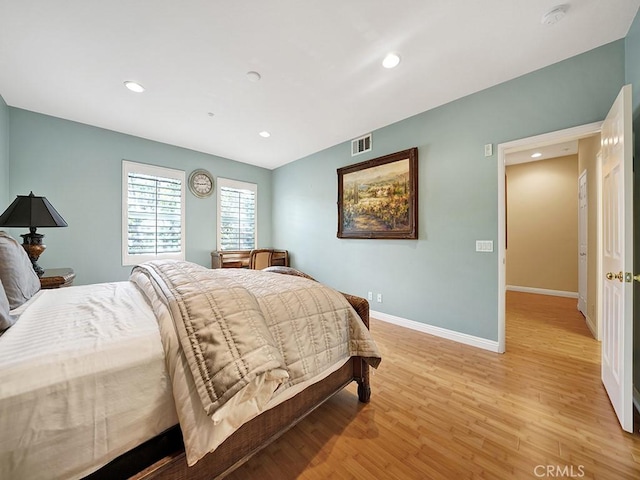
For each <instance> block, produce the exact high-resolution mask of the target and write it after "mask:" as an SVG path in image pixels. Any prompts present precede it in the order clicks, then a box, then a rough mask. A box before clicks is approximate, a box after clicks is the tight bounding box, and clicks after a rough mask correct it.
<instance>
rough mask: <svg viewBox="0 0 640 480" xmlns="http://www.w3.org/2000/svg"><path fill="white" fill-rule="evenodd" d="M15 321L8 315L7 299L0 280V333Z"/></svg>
mask: <svg viewBox="0 0 640 480" xmlns="http://www.w3.org/2000/svg"><path fill="white" fill-rule="evenodd" d="M14 323H15V319H14V318H13V317H12V316H11V315H9V300H7V295H6V294H5V293H4V287H3V286H2V282H0V333H2V332H3V331H5V330H6V329H7V328H9V327H10V326H11V325H13V324H14Z"/></svg>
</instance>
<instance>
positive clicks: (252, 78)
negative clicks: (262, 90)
mask: <svg viewBox="0 0 640 480" xmlns="http://www.w3.org/2000/svg"><path fill="white" fill-rule="evenodd" d="M247 78H248V79H249V81H250V82H258V81H259V80H260V79H261V78H262V77H261V76H260V74H259V73H258V72H247Z"/></svg>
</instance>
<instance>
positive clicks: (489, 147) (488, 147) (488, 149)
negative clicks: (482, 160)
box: [484, 143, 493, 157]
mask: <svg viewBox="0 0 640 480" xmlns="http://www.w3.org/2000/svg"><path fill="white" fill-rule="evenodd" d="M491 155H493V144H492V143H487V144H486V145H485V146H484V156H485V157H490V156H491Z"/></svg>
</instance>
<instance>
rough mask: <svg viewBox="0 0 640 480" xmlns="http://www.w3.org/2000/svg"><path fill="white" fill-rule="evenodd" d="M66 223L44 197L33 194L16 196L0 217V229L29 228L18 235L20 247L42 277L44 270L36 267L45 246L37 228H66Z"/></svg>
mask: <svg viewBox="0 0 640 480" xmlns="http://www.w3.org/2000/svg"><path fill="white" fill-rule="evenodd" d="M66 226H67V222H65V221H64V218H62V216H61V215H60V214H59V213H58V212H57V211H56V209H55V208H53V205H51V204H50V203H49V200H47V199H46V198H45V197H36V196H35V195H34V194H33V192H31V193H30V194H29V195H18V196H17V198H16V199H15V200H14V201H13V203H12V204H11V205H9V208H7V209H6V210H5V211H4V213H3V214H2V215H0V227H29V233H25V234H24V235H20V236H21V237H22V246H23V247H24V249H25V250H26V251H27V254H28V255H29V258H30V259H31V264H32V265H33V269H34V270H35V271H36V273H37V274H38V276H42V274H43V273H44V270H43V269H42V267H41V266H40V265H38V258H40V255H41V254H42V252H44V249H45V248H46V246H45V245H44V244H43V243H42V237H44V235H41V234H39V233H36V229H37V228H38V227H66Z"/></svg>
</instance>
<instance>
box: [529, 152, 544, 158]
mask: <svg viewBox="0 0 640 480" xmlns="http://www.w3.org/2000/svg"><path fill="white" fill-rule="evenodd" d="M541 156H542V154H541V153H540V152H536V153H534V154H533V155H531V158H540V157H541Z"/></svg>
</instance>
